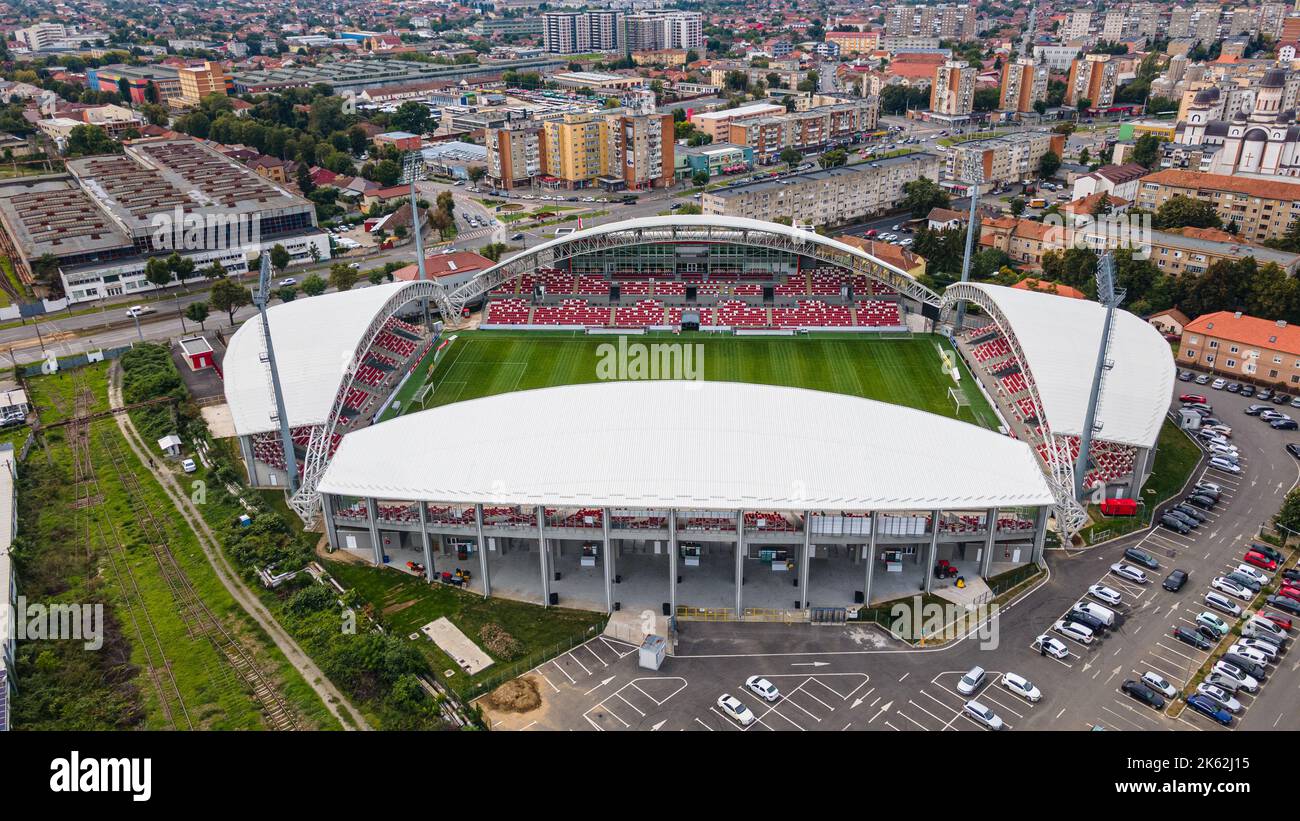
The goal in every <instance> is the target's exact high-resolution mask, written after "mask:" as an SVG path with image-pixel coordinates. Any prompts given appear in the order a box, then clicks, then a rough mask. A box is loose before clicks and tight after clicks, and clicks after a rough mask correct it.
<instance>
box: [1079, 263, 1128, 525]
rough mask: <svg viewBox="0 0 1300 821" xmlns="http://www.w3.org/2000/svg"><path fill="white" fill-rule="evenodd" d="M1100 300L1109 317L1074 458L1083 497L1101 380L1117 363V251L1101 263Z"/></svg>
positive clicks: (1120, 297)
mask: <svg viewBox="0 0 1300 821" xmlns="http://www.w3.org/2000/svg"><path fill="white" fill-rule="evenodd" d="M1097 301H1098V302H1100V303H1101V304H1102V307H1104V308H1105V309H1106V319H1105V321H1104V322H1103V323H1102V326H1101V344H1100V345H1099V346H1098V350H1097V363H1096V365H1095V366H1094V368H1093V371H1092V389H1091V390H1090V391H1089V393H1088V410H1087V413H1086V414H1085V416H1084V420H1083V431H1082V433H1081V434H1080V436H1079V455H1078V457H1077V458H1076V459H1075V462H1074V498H1075V499H1077V500H1079V501H1080V502H1082V501H1083V480H1084V477H1086V476H1087V474H1088V451H1089V449H1090V448H1091V447H1092V435H1093V433H1095V432H1098V431H1100V430H1101V424H1098V422H1097V405H1099V404H1100V403H1101V380H1102V376H1103V375H1104V374H1105V373H1106V371H1108V370H1110V369H1111V367H1112V366H1113V365H1114V363H1113V362H1112V361H1111V360H1110V358H1109V356H1108V354H1109V351H1110V329H1111V325H1112V323H1113V322H1114V319H1115V308H1117V307H1118V306H1119V304H1120V303H1121V302H1123V301H1124V291H1123V289H1120V290H1116V289H1115V255H1114V254H1112V253H1106V254H1105V255H1103V256H1102V258H1101V259H1100V260H1099V261H1098V263H1097Z"/></svg>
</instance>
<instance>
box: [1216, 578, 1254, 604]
mask: <svg viewBox="0 0 1300 821" xmlns="http://www.w3.org/2000/svg"><path fill="white" fill-rule="evenodd" d="M1210 587H1213V588H1214V589H1215V590H1218V591H1219V592H1220V593H1227V594H1228V595H1229V596H1235V597H1236V598H1239V599H1244V600H1245V601H1250V600H1251V599H1253V598H1255V594H1254V593H1252V592H1250V591H1249V590H1247V589H1246V588H1244V587H1242V586H1241V585H1239V584H1237V583H1236V582H1234V581H1231V580H1230V579H1225V578H1224V577H1223V576H1215V577H1214V580H1213V581H1212V582H1210Z"/></svg>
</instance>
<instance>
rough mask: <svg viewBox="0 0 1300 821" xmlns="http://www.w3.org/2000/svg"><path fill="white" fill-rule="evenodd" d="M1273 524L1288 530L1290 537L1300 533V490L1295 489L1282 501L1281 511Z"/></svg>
mask: <svg viewBox="0 0 1300 821" xmlns="http://www.w3.org/2000/svg"><path fill="white" fill-rule="evenodd" d="M1273 522H1274V524H1276V525H1277V526H1278V527H1281V528H1286V530H1287V531H1288V536H1289V535H1290V534H1291V533H1296V532H1300V488H1295V489H1293V490H1291V491H1290V492H1288V493H1287V495H1286V499H1284V500H1283V501H1282V507H1281V509H1280V510H1278V512H1277V515H1276V516H1274V517H1273Z"/></svg>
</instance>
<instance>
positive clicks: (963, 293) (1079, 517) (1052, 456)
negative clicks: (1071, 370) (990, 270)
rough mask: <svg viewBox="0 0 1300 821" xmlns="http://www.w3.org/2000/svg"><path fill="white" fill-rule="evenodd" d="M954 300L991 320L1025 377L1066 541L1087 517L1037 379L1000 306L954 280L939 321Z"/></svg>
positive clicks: (952, 307) (947, 314) (945, 318)
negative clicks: (1039, 427) (1053, 431)
mask: <svg viewBox="0 0 1300 821" xmlns="http://www.w3.org/2000/svg"><path fill="white" fill-rule="evenodd" d="M958 302H967V303H969V304H971V305H975V306H977V307H979V308H980V309H981V310H983V311H984V312H985V313H986V314H987V315H988V316H989V317H990V318H991V319H992V320H993V324H994V325H995V326H997V329H998V330H999V331H1001V332H1002V336H1003V338H1005V339H1006V340H1007V345H1008V346H1009V347H1010V348H1011V355H1012V357H1013V358H1014V359H1015V361H1016V365H1017V366H1018V367H1019V368H1020V373H1021V374H1022V375H1023V376H1024V378H1025V384H1026V385H1027V386H1028V387H1029V399H1030V402H1032V403H1033V406H1034V415H1035V416H1037V417H1038V423H1039V425H1040V426H1041V427H1042V429H1043V433H1044V444H1045V445H1046V446H1047V468H1048V473H1049V477H1050V481H1049V482H1048V484H1049V485H1050V486H1051V488H1052V495H1053V496H1055V497H1056V524H1057V528H1058V529H1059V530H1060V531H1061V535H1062V536H1063V537H1064V538H1065V541H1066V542H1067V543H1068V542H1069V539H1070V537H1072V536H1073V535H1074V534H1075V533H1077V532H1078V531H1079V528H1081V527H1083V525H1084V523H1085V522H1086V521H1087V518H1088V517H1087V511H1085V510H1084V508H1083V505H1081V504H1080V503H1079V501H1078V500H1077V499H1075V497H1074V462H1073V461H1072V460H1071V459H1070V455H1069V449H1068V448H1066V447H1064V446H1063V445H1062V444H1061V443H1060V441H1058V438H1057V436H1056V435H1055V434H1053V433H1052V427H1051V421H1050V420H1049V419H1048V418H1047V414H1046V413H1044V412H1043V401H1042V398H1041V397H1040V396H1039V393H1038V383H1037V382H1035V381H1034V373H1033V371H1031V370H1030V369H1029V360H1028V358H1027V357H1026V356H1025V353H1024V350H1023V349H1022V348H1021V346H1020V340H1019V338H1018V337H1017V336H1016V332H1015V329H1014V328H1013V327H1012V326H1011V323H1010V321H1009V320H1008V319H1007V317H1006V315H1005V314H1003V313H1002V309H1001V308H999V307H998V305H997V303H996V302H994V301H993V300H992V299H991V298H990V297H989V295H988V294H987V293H985V292H984V291H983V290H982V289H980V288H976V287H974V286H973V285H971V284H970V283H966V282H954V283H953V284H952V285H949V286H948V288H947V289H946V290H945V291H944V293H943V300H942V301H941V302H940V305H939V308H940V316H939V321H940V324H942V325H948V324H950V321H951V315H952V312H953V311H954V310H955V309H956V307H957V303H958Z"/></svg>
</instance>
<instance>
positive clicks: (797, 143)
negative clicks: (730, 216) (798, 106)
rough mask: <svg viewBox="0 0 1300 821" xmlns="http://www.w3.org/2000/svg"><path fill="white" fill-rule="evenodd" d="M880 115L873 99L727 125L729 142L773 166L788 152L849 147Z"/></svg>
mask: <svg viewBox="0 0 1300 821" xmlns="http://www.w3.org/2000/svg"><path fill="white" fill-rule="evenodd" d="M878 114H879V102H878V101H877V100H876V99H875V98H871V99H864V100H856V101H853V102H846V103H836V104H834V105H824V106H817V107H816V108H810V109H808V110H807V111H795V112H791V113H789V114H780V115H777V116H771V117H758V118H753V119H750V118H745V119H740V120H732V121H731V122H729V123H728V130H727V133H726V141H727V142H731V143H735V144H736V145H744V146H749V147H750V148H752V149H753V150H754V158H755V160H757V161H758V162H761V163H770V162H775V161H776V159H777V157H778V156H779V155H780V154H781V152H782V151H784V150H785V149H787V148H794V149H797V150H799V151H809V150H813V149H820V148H825V147H827V146H830V145H837V144H843V143H847V142H849V141H851V140H852V139H854V138H855V137H857V136H858V135H860V134H861V133H862V132H864V131H870V130H873V129H875V127H876V124H877V119H878ZM715 139H716V138H715Z"/></svg>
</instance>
